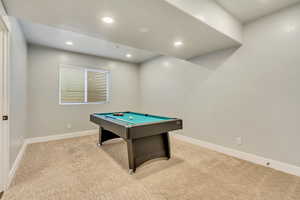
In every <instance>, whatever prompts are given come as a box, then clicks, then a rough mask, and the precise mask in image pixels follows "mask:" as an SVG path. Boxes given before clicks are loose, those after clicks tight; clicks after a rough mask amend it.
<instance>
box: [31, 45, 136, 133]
mask: <svg viewBox="0 0 300 200" xmlns="http://www.w3.org/2000/svg"><path fill="white" fill-rule="evenodd" d="M59 64H73V65H79V66H91V67H92V68H99V69H108V70H110V71H111V84H112V85H111V87H112V90H111V101H110V103H108V104H92V105H59V103H58V98H59ZM28 65H29V71H28V78H29V83H28V85H29V86H28V92H29V99H28V101H29V106H28V109H29V111H30V112H28V120H29V121H28V126H29V127H28V128H29V129H28V133H29V134H28V135H27V137H42V136H49V135H55V134H63V133H69V132H76V131H83V130H90V129H93V128H97V126H94V125H93V124H92V123H90V122H89V115H90V114H92V113H94V112H111V111H125V110H132V111H135V110H137V108H138V97H139V95H138V92H139V79H138V75H139V70H138V66H137V65H135V64H129V63H126V62H121V61H113V60H108V59H104V58H100V57H96V56H89V55H84V54H78V53H72V52H68V51H63V50H57V49H51V48H47V47H42V46H35V45H30V46H29V50H28ZM68 124H71V125H72V128H67V125H68Z"/></svg>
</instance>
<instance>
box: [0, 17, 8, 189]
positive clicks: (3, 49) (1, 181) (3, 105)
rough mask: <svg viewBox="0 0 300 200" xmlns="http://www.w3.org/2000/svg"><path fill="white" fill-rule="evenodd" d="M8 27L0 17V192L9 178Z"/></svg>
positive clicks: (3, 18) (6, 185) (5, 187)
mask: <svg viewBox="0 0 300 200" xmlns="http://www.w3.org/2000/svg"><path fill="white" fill-rule="evenodd" d="M9 37H10V26H9V21H8V17H7V16H4V15H1V16H0V40H1V42H0V192H1V191H4V190H6V189H7V187H8V177H9V121H8V120H7V121H3V120H2V116H3V115H7V116H9V46H10V45H9V42H10V38H9Z"/></svg>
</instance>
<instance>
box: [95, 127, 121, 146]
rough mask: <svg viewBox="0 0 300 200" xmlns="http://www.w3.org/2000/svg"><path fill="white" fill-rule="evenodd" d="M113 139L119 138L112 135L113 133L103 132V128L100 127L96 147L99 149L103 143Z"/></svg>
mask: <svg viewBox="0 0 300 200" xmlns="http://www.w3.org/2000/svg"><path fill="white" fill-rule="evenodd" d="M114 138H119V136H118V135H116V134H114V133H113V132H110V131H108V130H105V129H104V128H102V127H100V128H99V141H98V144H97V146H98V147H100V146H101V145H102V143H103V142H105V141H107V140H111V139H114Z"/></svg>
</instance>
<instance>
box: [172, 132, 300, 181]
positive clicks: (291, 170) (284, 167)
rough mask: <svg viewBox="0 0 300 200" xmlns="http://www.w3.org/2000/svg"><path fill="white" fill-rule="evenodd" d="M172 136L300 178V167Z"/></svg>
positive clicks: (175, 135) (192, 139) (180, 136)
mask: <svg viewBox="0 0 300 200" xmlns="http://www.w3.org/2000/svg"><path fill="white" fill-rule="evenodd" d="M172 136H174V137H175V138H177V139H180V140H183V141H186V142H189V143H192V144H195V145H199V146H201V147H204V148H207V149H211V150H214V151H217V152H220V153H223V154H227V155H229V156H233V157H236V158H239V159H242V160H246V161H249V162H252V163H255V164H259V165H263V166H266V167H270V168H272V169H275V170H279V171H282V172H285V173H288V174H292V175H296V176H300V167H298V166H295V165H291V164H288V163H284V162H280V161H276V160H272V159H269V158H264V157H261V156H257V155H254V154H250V153H246V152H242V151H238V150H235V149H231V148H227V147H223V146H221V145H217V144H213V143H209V142H205V141H202V140H198V139H194V138H191V137H188V136H184V135H179V134H172Z"/></svg>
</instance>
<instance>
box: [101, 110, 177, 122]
mask: <svg viewBox="0 0 300 200" xmlns="http://www.w3.org/2000/svg"><path fill="white" fill-rule="evenodd" d="M123 114H124V115H123V116H114V115H113V113H106V114H105V113H104V114H99V115H100V116H105V117H108V118H112V119H116V120H120V121H122V122H127V123H130V124H143V123H151V122H159V121H164V120H170V119H172V118H168V117H160V116H152V115H145V114H140V113H134V112H124V113H123Z"/></svg>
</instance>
